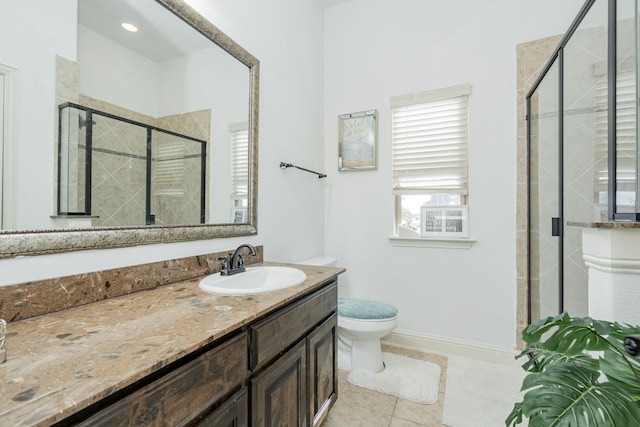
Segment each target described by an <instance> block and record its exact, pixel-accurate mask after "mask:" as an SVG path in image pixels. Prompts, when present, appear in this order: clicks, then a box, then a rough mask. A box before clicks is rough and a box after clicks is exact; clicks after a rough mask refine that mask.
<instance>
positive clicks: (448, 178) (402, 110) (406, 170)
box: [391, 85, 471, 195]
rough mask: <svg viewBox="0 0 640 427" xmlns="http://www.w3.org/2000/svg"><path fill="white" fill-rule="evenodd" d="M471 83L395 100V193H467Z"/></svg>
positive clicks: (393, 123) (393, 128)
mask: <svg viewBox="0 0 640 427" xmlns="http://www.w3.org/2000/svg"><path fill="white" fill-rule="evenodd" d="M470 93H471V86H470V85H461V86H454V87H450V88H445V89H439V90H435V91H428V92H422V93H419V94H416V95H407V96H399V97H394V98H392V99H391V114H392V119H391V120H392V146H393V148H392V156H393V191H394V194H397V195H398V194H411V193H425V192H430V193H454V194H462V195H466V194H467V193H468V188H467V187H468V186H467V169H468V166H467V145H468V134H469V131H468V128H469V120H468V98H469V94H470Z"/></svg>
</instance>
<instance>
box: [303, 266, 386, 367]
mask: <svg viewBox="0 0 640 427" xmlns="http://www.w3.org/2000/svg"><path fill="white" fill-rule="evenodd" d="M336 262H337V259H336V258H331V257H315V258H309V259H306V260H303V261H299V262H298V264H305V265H319V266H327V267H328V266H335V265H336ZM397 315H398V309H397V308H395V307H394V306H392V305H390V304H385V303H383V302H378V301H369V300H364V299H356V298H338V367H339V368H340V369H344V370H347V371H351V370H354V369H365V370H367V371H372V372H380V371H382V370H383V369H384V364H383V362H382V349H381V347H380V338H382V337H384V336H385V335H387V334H388V333H390V332H391V331H392V330H393V329H394V328H395V327H396V326H397V325H398V317H397Z"/></svg>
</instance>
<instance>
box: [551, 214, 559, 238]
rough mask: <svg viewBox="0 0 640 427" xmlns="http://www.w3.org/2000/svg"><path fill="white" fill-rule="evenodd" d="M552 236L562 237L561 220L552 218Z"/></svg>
mask: <svg viewBox="0 0 640 427" xmlns="http://www.w3.org/2000/svg"><path fill="white" fill-rule="evenodd" d="M551 235H552V236H560V218H558V217H553V218H551Z"/></svg>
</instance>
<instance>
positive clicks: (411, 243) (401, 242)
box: [389, 237, 475, 249]
mask: <svg viewBox="0 0 640 427" xmlns="http://www.w3.org/2000/svg"><path fill="white" fill-rule="evenodd" d="M389 241H390V242H391V244H392V245H393V246H403V247H410V248H447V249H469V248H470V247H471V246H472V245H473V244H474V243H475V240H473V239H426V238H420V237H389Z"/></svg>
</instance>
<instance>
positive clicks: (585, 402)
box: [512, 364, 640, 427]
mask: <svg viewBox="0 0 640 427" xmlns="http://www.w3.org/2000/svg"><path fill="white" fill-rule="evenodd" d="M599 376H600V374H599V372H597V371H594V370H590V369H586V368H583V367H580V366H575V365H571V364H564V365H558V366H552V367H549V368H547V369H546V370H545V371H544V372H542V373H532V374H530V375H528V376H527V377H526V378H525V380H524V383H523V390H528V391H527V392H526V393H525V396H524V400H523V402H522V404H521V405H520V407H518V408H517V409H518V410H519V411H521V413H522V415H524V416H526V417H527V418H528V419H529V427H621V426H625V427H637V426H640V405H639V404H638V402H636V401H635V400H633V398H631V397H630V396H629V394H628V393H625V392H624V390H621V389H620V388H618V387H617V386H615V385H613V384H611V383H608V382H604V383H600V382H598V378H599ZM514 411H515V409H514ZM512 415H513V413H512ZM513 425H515V424H513Z"/></svg>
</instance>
